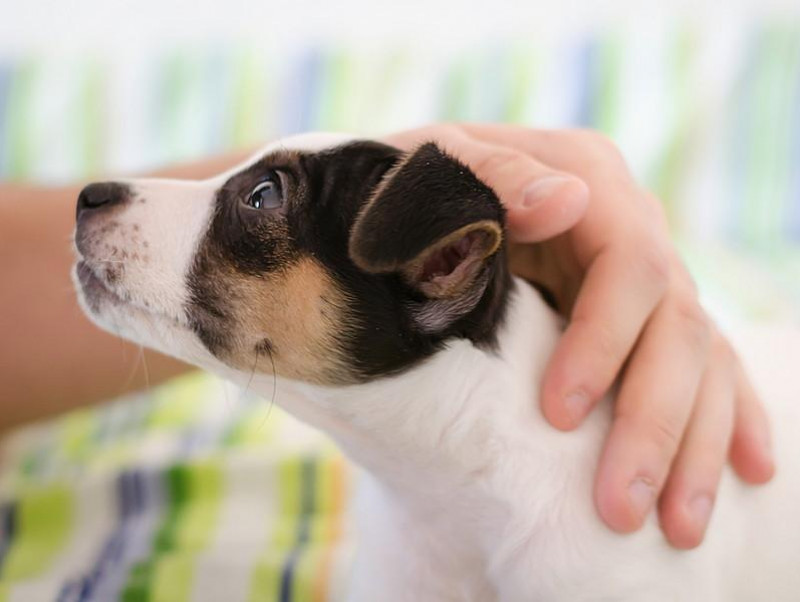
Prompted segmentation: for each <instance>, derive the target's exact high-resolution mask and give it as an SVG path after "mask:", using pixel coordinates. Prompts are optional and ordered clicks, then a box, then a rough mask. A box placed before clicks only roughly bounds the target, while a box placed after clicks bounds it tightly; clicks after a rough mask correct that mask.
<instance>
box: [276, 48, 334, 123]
mask: <svg viewBox="0 0 800 602" xmlns="http://www.w3.org/2000/svg"><path fill="white" fill-rule="evenodd" d="M324 67H325V64H324V61H323V55H322V52H321V51H320V50H319V49H318V48H314V49H311V50H309V51H308V52H306V53H305V54H303V55H301V56H300V58H299V59H297V60H296V62H295V61H289V69H288V70H287V71H286V72H285V73H284V75H283V77H284V90H285V96H284V100H283V106H282V107H281V110H280V115H281V119H280V121H279V123H278V125H277V127H278V133H279V134H280V135H281V136H287V135H289V134H296V133H298V132H307V131H310V130H314V129H316V128H315V127H314V126H315V125H316V121H317V118H318V115H316V110H315V107H316V105H315V100H316V99H317V98H319V97H320V95H321V94H322V93H323V90H322V89H321V88H322V78H323V70H324Z"/></svg>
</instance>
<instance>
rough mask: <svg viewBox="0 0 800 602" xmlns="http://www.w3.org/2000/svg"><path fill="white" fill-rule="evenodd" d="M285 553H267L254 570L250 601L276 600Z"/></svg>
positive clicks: (267, 601)
mask: <svg viewBox="0 0 800 602" xmlns="http://www.w3.org/2000/svg"><path fill="white" fill-rule="evenodd" d="M284 558H285V555H284V554H276V553H274V552H273V553H269V552H267V553H265V554H264V555H263V556H261V558H260V559H259V561H258V563H257V564H256V566H255V568H254V570H253V576H252V578H251V582H250V594H249V596H248V597H247V601H248V602H274V601H275V600H276V599H277V597H278V592H279V591H280V585H281V572H282V569H283V562H284Z"/></svg>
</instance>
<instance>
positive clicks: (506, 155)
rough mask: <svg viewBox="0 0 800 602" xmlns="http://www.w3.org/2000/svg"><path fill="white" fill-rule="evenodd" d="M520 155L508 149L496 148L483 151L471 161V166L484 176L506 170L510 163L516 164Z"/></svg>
mask: <svg viewBox="0 0 800 602" xmlns="http://www.w3.org/2000/svg"><path fill="white" fill-rule="evenodd" d="M519 159H520V155H518V154H517V153H516V152H514V151H510V150H505V149H503V150H498V151H496V152H491V153H484V154H482V155H481V156H480V157H478V158H476V159H475V160H474V161H472V165H471V167H472V168H473V169H474V170H475V171H476V172H477V173H478V174H479V175H483V176H484V177H485V176H487V175H491V174H497V173H499V172H501V171H505V170H508V169H509V167H510V166H511V165H514V164H518V162H519Z"/></svg>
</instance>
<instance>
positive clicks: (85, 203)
mask: <svg viewBox="0 0 800 602" xmlns="http://www.w3.org/2000/svg"><path fill="white" fill-rule="evenodd" d="M127 198H128V189H127V187H126V186H123V185H122V184H117V183H116V182H97V183H95V184H89V185H88V186H87V187H86V188H84V189H83V190H81V193H80V194H79V195H78V209H77V213H76V216H77V217H80V215H81V214H82V213H84V212H86V211H91V210H96V209H105V208H108V207H111V206H113V205H119V204H120V203H123V202H125V200H126V199H127Z"/></svg>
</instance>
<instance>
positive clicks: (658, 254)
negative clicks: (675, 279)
mask: <svg viewBox="0 0 800 602" xmlns="http://www.w3.org/2000/svg"><path fill="white" fill-rule="evenodd" d="M636 253H637V255H638V257H639V263H640V265H641V266H642V269H643V270H644V274H645V277H646V278H647V279H648V280H649V281H650V282H652V283H654V284H655V285H657V286H659V287H660V290H661V291H662V292H663V291H665V290H666V289H667V285H668V283H669V278H670V261H669V253H668V252H667V248H666V245H664V244H663V243H660V242H656V243H653V242H652V241H647V242H646V244H642V245H637V247H636Z"/></svg>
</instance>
